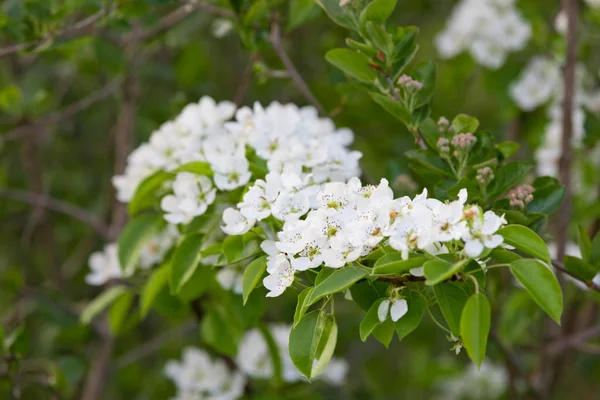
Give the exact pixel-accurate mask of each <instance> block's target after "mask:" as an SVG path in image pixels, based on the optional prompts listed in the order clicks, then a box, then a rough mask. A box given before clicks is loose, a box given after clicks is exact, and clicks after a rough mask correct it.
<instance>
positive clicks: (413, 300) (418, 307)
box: [394, 290, 427, 340]
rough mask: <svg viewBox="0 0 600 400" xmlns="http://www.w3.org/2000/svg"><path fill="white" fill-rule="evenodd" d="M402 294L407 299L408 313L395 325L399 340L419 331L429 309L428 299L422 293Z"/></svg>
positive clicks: (405, 292)
mask: <svg viewBox="0 0 600 400" xmlns="http://www.w3.org/2000/svg"><path fill="white" fill-rule="evenodd" d="M402 294H403V295H405V297H406V302H407V303H408V311H407V312H406V314H404V316H402V318H400V319H399V320H398V321H396V322H395V323H394V324H395V326H396V334H397V335H398V339H399V340H402V339H404V338H405V337H406V336H407V335H408V334H409V333H411V332H412V331H414V330H415V329H417V327H418V326H419V324H420V323H421V319H423V313H424V312H425V309H426V308H427V299H425V297H424V296H423V295H422V294H421V293H419V292H416V291H414V290H411V291H406V290H405V291H403V292H402Z"/></svg>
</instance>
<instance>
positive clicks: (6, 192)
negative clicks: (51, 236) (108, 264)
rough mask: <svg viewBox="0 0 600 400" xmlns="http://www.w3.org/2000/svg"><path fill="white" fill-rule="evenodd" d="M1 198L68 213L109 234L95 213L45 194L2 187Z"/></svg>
mask: <svg viewBox="0 0 600 400" xmlns="http://www.w3.org/2000/svg"><path fill="white" fill-rule="evenodd" d="M0 198H3V199H9V200H15V201H20V202H22V203H27V204H31V205H33V206H39V207H43V208H46V209H48V210H51V211H55V212H58V213H61V214H65V215H68V216H70V217H73V218H75V219H77V220H79V221H81V222H84V223H86V224H87V225H89V226H91V227H92V228H94V230H95V231H96V232H98V233H99V234H101V235H102V236H103V237H107V235H108V227H107V225H106V224H105V223H104V221H102V220H101V219H100V218H98V217H96V216H95V215H92V214H90V213H89V212H88V211H86V210H84V209H83V208H80V207H77V206H75V205H73V204H71V203H67V202H65V201H62V200H58V199H55V198H53V197H50V196H46V195H43V194H39V193H33V192H28V191H25V190H17V189H0Z"/></svg>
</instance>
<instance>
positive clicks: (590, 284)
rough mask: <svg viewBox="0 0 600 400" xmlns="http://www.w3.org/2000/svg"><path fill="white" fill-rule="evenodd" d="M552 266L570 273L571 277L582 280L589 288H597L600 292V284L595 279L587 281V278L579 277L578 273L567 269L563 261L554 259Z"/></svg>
mask: <svg viewBox="0 0 600 400" xmlns="http://www.w3.org/2000/svg"><path fill="white" fill-rule="evenodd" d="M552 266H554V268H555V269H556V270H557V271H559V272H560V273H561V274H564V275H568V276H570V277H571V278H573V279H575V280H576V281H578V282H581V283H582V284H584V285H585V286H587V287H588V288H590V289H592V290H595V291H597V292H600V285H597V284H596V283H594V282H593V281H586V280H583V279H581V278H580V277H578V276H577V275H575V274H573V273H572V272H571V271H569V270H568V269H566V268H565V266H564V264H563V263H562V262H560V261H558V260H552Z"/></svg>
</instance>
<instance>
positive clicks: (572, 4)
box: [556, 0, 577, 260]
mask: <svg viewBox="0 0 600 400" xmlns="http://www.w3.org/2000/svg"><path fill="white" fill-rule="evenodd" d="M561 3H562V9H563V12H564V13H565V14H566V16H567V25H568V27H567V57H566V60H565V65H564V66H563V85H564V86H563V93H564V96H563V104H562V141H561V145H562V155H561V157H560V162H559V170H560V181H561V183H562V184H563V185H565V199H564V201H563V203H562V206H561V209H560V212H559V214H558V226H557V229H558V231H557V232H558V234H557V239H558V240H557V256H556V257H557V258H558V259H559V260H562V259H563V257H564V256H565V249H566V246H567V240H568V233H569V222H570V221H571V209H572V204H571V203H572V201H573V199H572V197H573V194H572V187H571V162H572V161H571V159H572V156H573V152H572V149H571V139H572V137H573V101H574V99H575V66H576V64H577V0H562V1H561Z"/></svg>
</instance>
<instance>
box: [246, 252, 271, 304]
mask: <svg viewBox="0 0 600 400" xmlns="http://www.w3.org/2000/svg"><path fill="white" fill-rule="evenodd" d="M266 269H267V256H262V257H259V258H257V259H256V260H254V261H252V262H251V263H250V264H249V265H248V266H247V267H246V270H245V271H244V276H243V278H242V296H243V299H244V304H246V302H247V301H248V296H249V295H250V293H252V291H253V290H254V288H255V287H256V285H257V284H258V282H259V281H260V278H262V276H263V274H264V273H265V270H266Z"/></svg>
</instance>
